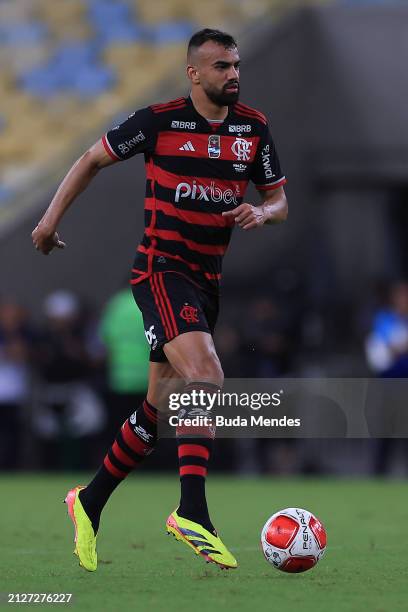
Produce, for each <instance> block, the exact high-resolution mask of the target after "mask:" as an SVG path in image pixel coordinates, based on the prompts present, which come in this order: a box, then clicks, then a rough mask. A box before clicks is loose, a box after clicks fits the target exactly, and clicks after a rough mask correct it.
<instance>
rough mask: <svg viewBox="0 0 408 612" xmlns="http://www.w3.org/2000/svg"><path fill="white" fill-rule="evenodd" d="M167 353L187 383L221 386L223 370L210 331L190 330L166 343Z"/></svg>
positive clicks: (165, 350) (175, 368)
mask: <svg viewBox="0 0 408 612" xmlns="http://www.w3.org/2000/svg"><path fill="white" fill-rule="evenodd" d="M163 349H164V352H165V355H166V357H167V359H168V360H169V363H170V364H171V366H172V367H173V368H174V370H175V371H176V372H177V373H178V374H179V375H180V376H181V377H182V378H183V380H184V381H185V382H186V383H189V382H193V381H201V382H211V383H213V384H216V385H219V386H221V385H222V383H223V378H224V377H223V372H222V368H221V363H220V360H219V358H218V355H217V352H216V350H215V346H214V341H213V339H212V336H211V334H210V333H209V332H202V331H190V332H186V333H184V334H181V335H179V336H177V337H176V338H174V339H173V340H171V341H170V342H168V343H166V344H165V345H164V347H163Z"/></svg>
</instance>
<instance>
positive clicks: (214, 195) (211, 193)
mask: <svg viewBox="0 0 408 612" xmlns="http://www.w3.org/2000/svg"><path fill="white" fill-rule="evenodd" d="M240 195H241V192H240V189H239V185H235V191H233V190H232V189H220V188H219V187H217V185H216V184H215V182H214V181H211V183H210V184H209V185H199V184H197V181H193V182H192V184H190V183H179V184H178V185H177V188H176V196H175V198H174V201H175V202H180V200H181V199H182V198H189V199H190V200H203V201H205V202H214V203H215V204H217V203H218V202H225V204H234V206H238V200H237V198H239V197H240Z"/></svg>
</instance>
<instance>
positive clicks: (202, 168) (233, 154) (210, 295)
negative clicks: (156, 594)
mask: <svg viewBox="0 0 408 612" xmlns="http://www.w3.org/2000/svg"><path fill="white" fill-rule="evenodd" d="M239 65H240V59H239V54H238V49H237V45H236V42H235V40H234V39H233V37H232V36H230V35H229V34H226V33H223V32H220V31H219V30H210V29H205V30H201V31H200V32H197V33H196V34H194V35H193V36H192V38H191V40H190V41H189V45H188V53H187V76H188V78H189V80H190V84H191V93H190V95H189V96H187V97H180V98H177V99H176V100H172V101H171V102H166V103H164V104H153V105H152V106H149V107H147V108H143V109H141V110H138V111H136V112H135V113H133V114H132V115H130V117H129V118H128V119H127V120H126V121H125V122H124V123H122V124H121V125H119V126H117V127H115V128H113V129H112V130H110V131H109V132H108V133H107V134H105V136H103V138H102V139H101V140H100V141H99V142H97V143H96V144H94V145H93V146H92V147H91V148H90V149H89V150H88V151H86V153H84V155H83V156H82V157H81V158H80V159H79V160H78V161H77V162H76V163H75V164H74V166H73V167H72V168H71V170H70V171H69V172H68V174H67V175H66V177H65V178H64V180H63V181H62V183H61V185H60V187H59V189H58V191H57V193H56V195H55V196H54V198H53V200H52V202H51V204H50V205H49V207H48V209H47V211H46V212H45V214H44V216H43V218H42V219H41V221H40V222H39V224H38V225H37V227H36V228H35V229H34V231H33V234H32V237H33V243H34V246H35V248H36V249H38V250H40V251H41V252H42V253H44V254H45V255H48V254H49V253H50V252H51V251H52V249H53V248H55V247H56V248H64V247H65V243H64V242H63V241H62V240H61V239H60V237H59V235H58V233H57V226H58V223H59V222H60V220H61V218H62V216H63V215H64V213H65V212H66V210H67V209H68V207H69V206H70V205H71V203H72V202H73V201H74V200H75V198H76V197H77V196H78V194H80V193H81V192H82V191H83V190H84V189H85V188H86V187H87V186H88V184H89V183H90V181H91V180H92V179H93V177H94V176H95V175H96V174H97V173H98V172H99V170H101V169H102V168H106V167H107V166H110V165H111V164H114V163H116V162H118V161H122V160H127V159H130V158H131V157H133V156H134V155H136V154H137V153H143V154H144V157H145V162H146V175H147V181H146V196H145V231H144V235H143V238H142V241H141V243H140V244H139V246H138V248H137V254H136V259H135V262H134V267H133V269H132V278H131V281H130V282H131V286H132V290H133V294H134V298H135V301H136V303H137V305H138V307H139V308H140V310H141V312H142V315H143V319H144V325H145V333H146V338H147V340H148V342H149V344H150V348H151V351H150V370H149V385H148V392H147V396H146V399H145V400H144V401H143V403H142V405H141V406H140V407H139V408H138V409H137V410H135V412H134V413H133V414H132V415H130V416H129V418H128V419H127V420H126V421H125V423H124V424H123V425H122V427H121V429H120V430H119V432H118V434H117V437H116V439H115V441H114V442H113V445H112V446H111V448H110V449H109V451H108V453H107V455H106V456H105V458H104V461H103V463H102V465H101V467H100V469H99V470H98V472H97V473H96V475H95V477H94V478H93V480H92V481H91V482H90V483H89V484H88V485H87V486H86V487H79V486H77V487H75V488H73V489H72V490H71V491H69V492H68V494H67V497H66V502H67V504H68V512H69V515H70V517H71V519H72V521H73V523H74V526H75V542H76V546H75V553H76V554H77V555H78V557H79V561H80V565H81V566H82V567H84V568H85V569H87V570H89V571H94V570H95V569H96V567H97V555H96V534H97V531H98V528H99V519H100V515H101V512H102V510H103V508H104V506H105V504H106V502H107V501H108V499H109V497H110V495H111V494H112V492H113V491H114V490H115V488H116V487H117V486H118V485H119V484H120V483H121V482H122V480H124V478H126V476H127V475H128V474H129V472H131V471H132V470H133V469H134V468H135V467H137V466H138V465H139V464H140V463H141V462H142V461H143V459H144V458H145V457H147V456H148V455H149V454H150V453H151V452H152V451H153V449H154V447H155V445H156V442H157V437H158V435H157V427H158V421H159V419H160V418H164V417H163V416H161V415H162V414H163V411H165V410H166V408H167V405H166V402H168V395H169V393H170V391H171V390H172V389H174V384H175V383H177V384H180V382H181V383H182V384H183V385H184V392H186V393H188V392H190V393H191V391H193V390H198V391H200V390H205V391H207V392H208V391H211V392H215V391H217V390H218V389H220V387H221V386H222V384H223V372H222V368H221V365H220V362H219V359H218V356H217V353H216V350H215V347H214V343H213V338H212V334H213V332H214V327H215V324H216V320H217V314H218V292H219V284H220V280H221V264H222V258H223V256H224V253H225V251H226V250H227V246H228V242H229V239H230V235H231V231H232V229H233V227H234V226H238V227H240V228H242V229H243V230H244V231H247V230H252V229H256V228H260V227H261V226H263V225H265V224H274V223H280V222H282V221H284V220H285V219H286V216H287V201H286V197H285V193H284V190H283V185H284V183H285V182H286V180H285V177H284V176H283V174H282V171H281V168H280V164H279V160H278V156H277V153H276V150H275V146H274V143H273V140H272V137H271V134H270V131H269V128H268V123H267V120H266V118H265V116H264V115H263V114H262V113H261V112H259V111H258V110H255V109H253V108H251V107H250V106H247V105H245V104H242V103H240V102H239V101H238V99H239ZM249 181H252V182H253V183H254V184H255V186H256V188H257V189H258V191H259V193H260V196H261V203H260V204H259V205H257V206H255V205H252V204H250V203H247V202H244V194H245V190H246V187H247V185H248V182H249ZM135 408H136V407H135ZM195 410H197V408H195ZM186 411H187V414H186V415H184V416H185V417H186V416H188V415H189V414H193V408H192V407H191V408H187V409H186ZM176 439H177V446H178V457H179V472H180V483H181V496H180V504H179V506H178V508H177V509H176V510H175V511H174V512H172V513H171V514H170V516H169V518H168V519H167V525H166V526H167V531H168V532H169V533H173V535H175V536H176V538H177V539H179V540H181V541H182V542H184V543H185V544H186V545H188V546H189V548H191V549H193V550H194V552H195V553H196V554H200V555H201V556H203V557H204V558H205V559H206V560H207V561H208V562H213V563H216V564H218V565H219V566H220V567H221V568H235V567H237V561H236V559H235V558H234V557H233V555H232V554H231V553H230V552H229V551H228V549H227V548H226V546H225V545H224V544H223V542H222V541H221V539H220V537H219V536H218V534H217V532H216V530H215V529H214V526H213V524H212V522H211V519H210V515H209V512H208V508H207V502H206V497H205V478H206V475H207V465H208V461H209V458H210V455H211V450H212V447H213V439H214V429H213V428H212V427H210V426H209V427H201V428H193V427H191V428H185V427H184V428H183V427H181V426H179V427H177V428H176Z"/></svg>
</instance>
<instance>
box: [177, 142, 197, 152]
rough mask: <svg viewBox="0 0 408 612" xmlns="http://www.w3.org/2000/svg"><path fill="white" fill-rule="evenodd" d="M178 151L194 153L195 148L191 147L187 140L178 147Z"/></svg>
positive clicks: (191, 144)
mask: <svg viewBox="0 0 408 612" xmlns="http://www.w3.org/2000/svg"><path fill="white" fill-rule="evenodd" d="M179 151H195V148H194V147H193V143H192V142H191V140H189V141H187V142H186V143H184V144H183V145H182V146H181V147H179Z"/></svg>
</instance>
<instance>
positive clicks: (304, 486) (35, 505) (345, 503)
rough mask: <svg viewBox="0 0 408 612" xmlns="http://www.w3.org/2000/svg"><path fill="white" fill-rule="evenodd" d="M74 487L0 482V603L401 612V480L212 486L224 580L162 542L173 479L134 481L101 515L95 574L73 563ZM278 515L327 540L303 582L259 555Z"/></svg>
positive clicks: (405, 585)
mask: <svg viewBox="0 0 408 612" xmlns="http://www.w3.org/2000/svg"><path fill="white" fill-rule="evenodd" d="M83 482H85V483H86V482H87V478H84V476H83V475H82V476H80V477H79V478H78V476H77V475H71V476H67V475H64V476H52V477H50V476H41V475H38V476H20V475H16V476H3V477H1V478H0V498H1V510H0V513H1V543H0V551H1V552H0V591H2V592H3V601H2V603H3V602H4V601H5V599H4V593H9V592H20V593H22V592H24V593H27V592H29V593H33V592H34V593H36V592H41V593H44V592H46V593H62V592H64V593H73V598H72V603H70V604H65V605H64V604H58V606H59V608H61V607H65V608H66V607H71V608H72V610H78V611H79V610H97V611H99V610H112V611H113V610H126V611H127V610H144V609H148V610H149V611H150V612H156V610H157V611H159V610H166V611H170V612H173V611H174V612H176V611H177V612H184V611H191V610H196V611H197V612H201V611H203V612H207V611H208V612H214V611H215V610H222V609H230V610H234V612H241V611H242V612H244V611H245V612H248V611H249V610H251V611H256V610H263V609H276V610H279V612H285V611H286V610H288V611H289V610H290V611H292V610H301V611H302V612H309V611H310V612H323V611H324V612H327V611H330V612H343V611H344V612H346V611H347V612H354V611H355V612H361V611H362V610H366V611H369V612H391V611H392V612H396V611H400V610H401V611H402V610H404V611H406V610H407V609H408V580H407V563H406V559H407V557H406V550H407V527H406V525H407V491H406V483H404V482H395V481H391V482H386V481H361V480H353V481H345V480H333V479H330V480H309V479H307V480H303V479H296V480H280V479H272V478H271V479H266V478H265V479H254V480H249V479H240V478H237V477H235V478H232V477H214V476H212V477H211V478H210V479H209V484H208V500H209V504H210V508H211V512H212V517H213V521H214V523H215V525H216V526H217V528H218V530H219V532H220V534H221V537H222V538H223V540H224V542H225V543H226V544H227V545H228V546H229V547H230V548H231V550H232V551H233V552H234V553H235V554H236V556H237V558H238V561H239V564H240V566H239V568H238V569H237V570H234V571H231V570H230V571H229V572H226V571H224V572H223V571H221V570H220V569H219V568H217V567H216V566H213V565H206V563H205V562H204V561H203V560H202V559H201V558H199V557H196V555H194V553H193V552H192V551H190V550H189V549H188V548H187V547H186V546H185V545H183V544H181V543H178V542H176V541H175V540H174V539H173V538H171V537H167V536H166V535H165V528H164V523H165V520H166V518H167V515H168V514H169V513H170V512H171V511H172V510H173V509H174V507H175V505H176V503H177V499H178V479H177V477H176V476H174V477H173V478H170V477H164V476H163V477H162V476H157V477H143V476H141V475H136V476H135V477H130V478H129V479H128V481H127V482H125V483H124V484H123V485H122V486H121V487H120V488H119V489H118V490H117V491H116V492H115V494H114V495H113V496H112V498H111V500H110V503H109V504H108V506H107V508H106V509H105V511H104V514H103V517H102V521H101V529H100V533H99V536H98V555H99V567H98V570H97V572H95V573H88V572H85V571H84V570H83V569H82V568H80V567H79V566H78V564H77V560H76V557H74V555H73V554H72V550H73V543H72V539H73V529H72V525H71V522H70V521H69V519H68V517H67V515H66V506H65V505H64V504H62V500H63V498H64V496H65V493H66V491H67V489H68V488H70V487H72V486H73V485H75V484H78V483H83ZM288 506H300V507H304V508H307V509H309V510H311V511H312V512H314V513H316V514H317V516H318V517H319V518H320V519H321V520H322V521H323V523H324V525H325V526H326V529H327V532H328V549H327V552H326V556H325V557H324V558H323V560H322V561H321V562H320V563H319V564H318V565H317V567H315V568H314V569H312V570H311V571H309V572H306V573H304V574H298V575H289V574H284V573H282V572H279V571H277V570H276V569H274V568H273V567H272V566H269V565H268V564H267V562H266V561H265V560H264V558H263V555H262V553H261V552H260V547H259V533H260V530H261V528H262V526H263V524H264V522H265V521H266V519H267V518H268V516H269V515H271V514H272V513H273V512H275V511H277V510H279V509H282V508H285V507H288ZM27 605H28V604H25V606H27ZM33 605H36V606H37V607H38V606H39V605H40V604H31V605H30V607H31V606H33ZM43 605H44V606H45V605H48V606H50V605H51V604H43ZM55 605H56V604H55ZM42 607H43V606H42ZM52 607H54V605H53V606H52Z"/></svg>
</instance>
